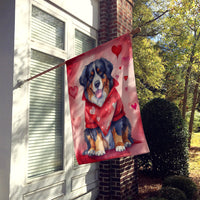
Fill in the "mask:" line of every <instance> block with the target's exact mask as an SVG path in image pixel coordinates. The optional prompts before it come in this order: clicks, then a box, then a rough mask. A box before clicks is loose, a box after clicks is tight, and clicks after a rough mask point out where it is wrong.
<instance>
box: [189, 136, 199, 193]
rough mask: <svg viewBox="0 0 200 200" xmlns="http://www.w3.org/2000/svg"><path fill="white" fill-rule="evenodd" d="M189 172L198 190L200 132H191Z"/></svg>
mask: <svg viewBox="0 0 200 200" xmlns="http://www.w3.org/2000/svg"><path fill="white" fill-rule="evenodd" d="M189 153H190V154H189V172H190V177H191V178H192V179H193V180H194V182H195V183H196V184H197V186H198V188H199V190H200V133H193V134H192V139H191V148H190V151H189Z"/></svg>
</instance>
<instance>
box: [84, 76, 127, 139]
mask: <svg viewBox="0 0 200 200" xmlns="http://www.w3.org/2000/svg"><path fill="white" fill-rule="evenodd" d="M117 85H118V82H117V81H116V80H115V79H114V86H113V88H112V90H111V91H110V93H109V95H108V97H107V98H106V100H105V102H104V104H103V106H102V107H99V106H97V105H95V104H93V103H91V102H89V101H88V100H87V99H86V98H85V95H84V94H83V100H85V101H86V104H85V122H86V128H91V129H93V128H97V127H100V129H101V130H102V132H103V134H104V135H105V136H106V135H107V134H108V131H109V129H110V125H111V122H112V121H117V120H119V119H120V118H122V117H123V116H124V115H125V113H124V108H123V103H122V100H121V98H120V95H119V93H118V92H117V90H116V88H115V87H116V86H117Z"/></svg>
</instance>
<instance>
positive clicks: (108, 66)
mask: <svg viewBox="0 0 200 200" xmlns="http://www.w3.org/2000/svg"><path fill="white" fill-rule="evenodd" d="M100 61H101V62H103V63H104V66H105V68H106V75H107V76H108V78H109V79H111V78H112V76H111V73H112V70H113V64H112V63H111V62H110V61H108V60H107V59H105V58H100Z"/></svg>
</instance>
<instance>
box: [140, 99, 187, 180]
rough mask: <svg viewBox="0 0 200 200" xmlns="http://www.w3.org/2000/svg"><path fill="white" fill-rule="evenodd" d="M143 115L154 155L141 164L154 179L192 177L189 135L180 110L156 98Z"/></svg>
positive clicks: (142, 158) (145, 129)
mask: <svg viewBox="0 0 200 200" xmlns="http://www.w3.org/2000/svg"><path fill="white" fill-rule="evenodd" d="M141 115H142V122H143V127H144V132H145V135H146V139H147V142H148V145H149V148H150V154H149V155H145V156H142V157H139V159H138V160H139V161H138V163H139V164H140V165H142V166H143V169H144V170H146V171H151V174H153V175H154V176H159V177H166V176H169V175H188V132H187V129H186V126H185V123H184V120H183V119H182V116H181V113H180V110H179V109H178V108H177V106H176V105H175V104H173V103H171V102H169V101H167V100H165V99H161V98H155V99H153V100H152V101H150V102H148V103H147V104H146V105H144V107H143V109H142V111H141Z"/></svg>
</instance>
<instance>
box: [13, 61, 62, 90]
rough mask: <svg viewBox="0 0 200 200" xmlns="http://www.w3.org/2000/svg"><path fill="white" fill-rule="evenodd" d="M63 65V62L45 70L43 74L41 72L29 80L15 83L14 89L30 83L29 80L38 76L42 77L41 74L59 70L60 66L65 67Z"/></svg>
mask: <svg viewBox="0 0 200 200" xmlns="http://www.w3.org/2000/svg"><path fill="white" fill-rule="evenodd" d="M65 64H66V61H65V62H63V63H60V64H58V65H56V66H54V67H52V68H50V69H47V70H45V71H43V72H41V73H39V74H36V75H35V76H32V77H30V78H28V79H25V80H23V81H17V84H16V86H15V88H18V87H21V86H22V85H23V84H24V83H26V82H28V81H31V80H33V79H35V78H37V77H39V76H42V75H43V74H46V73H47V72H50V71H52V70H54V69H57V68H59V67H62V66H63V65H65Z"/></svg>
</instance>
